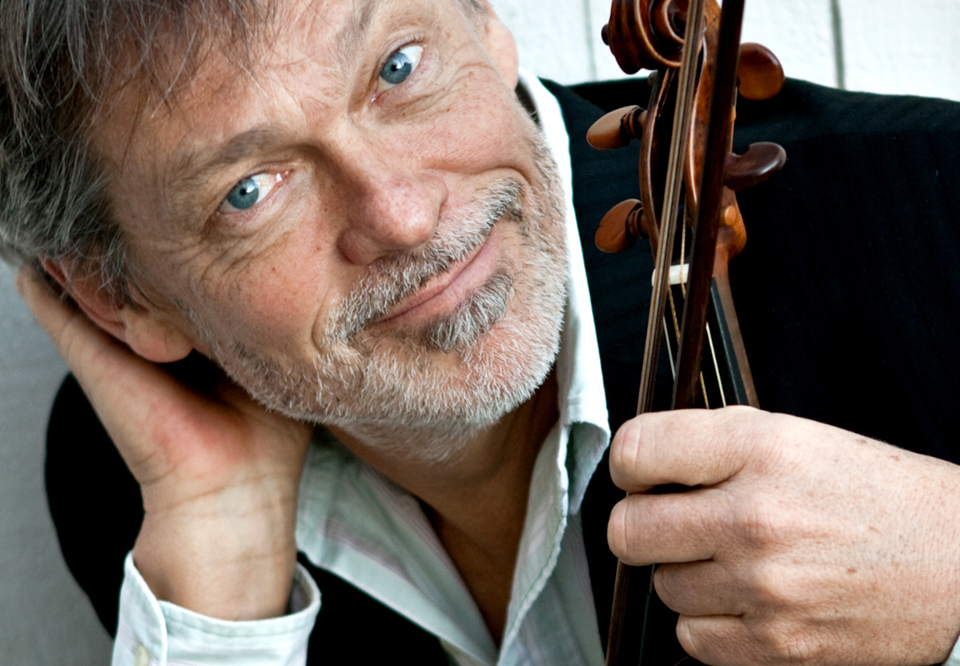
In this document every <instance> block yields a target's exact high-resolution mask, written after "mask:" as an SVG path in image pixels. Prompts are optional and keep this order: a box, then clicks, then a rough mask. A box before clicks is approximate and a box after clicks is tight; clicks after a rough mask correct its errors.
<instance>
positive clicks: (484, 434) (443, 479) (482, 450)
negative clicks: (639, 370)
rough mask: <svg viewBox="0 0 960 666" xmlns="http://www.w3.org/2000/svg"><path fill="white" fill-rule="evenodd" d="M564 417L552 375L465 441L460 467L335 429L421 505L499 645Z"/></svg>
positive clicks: (460, 444)
mask: <svg viewBox="0 0 960 666" xmlns="http://www.w3.org/2000/svg"><path fill="white" fill-rule="evenodd" d="M557 418H558V410H557V382H556V376H555V373H553V372H551V373H550V375H549V376H548V378H547V381H546V382H544V384H543V385H542V386H541V387H540V388H539V389H538V390H537V392H536V393H535V394H534V395H533V397H531V398H530V399H529V400H528V401H527V402H525V403H523V404H522V405H521V406H520V407H518V408H517V409H516V410H514V411H513V412H511V413H510V414H507V415H506V416H505V417H504V418H502V419H501V420H500V421H498V422H497V423H495V424H493V425H491V426H489V427H487V428H485V429H483V430H481V431H479V432H475V433H473V434H471V435H470V441H469V443H467V444H466V445H464V443H463V442H462V441H459V442H457V443H456V445H455V448H456V449H457V450H459V453H458V455H457V456H456V458H455V459H452V460H447V461H444V462H439V463H438V462H428V461H421V460H417V459H411V457H410V456H403V455H402V454H400V453H397V451H398V450H402V449H401V447H397V448H384V447H382V446H376V447H369V446H365V445H364V444H363V442H362V441H361V440H360V439H358V438H356V437H353V436H351V435H350V434H349V433H346V432H343V431H340V430H338V429H332V430H333V433H334V434H335V435H336V436H337V437H338V438H339V439H340V440H341V441H342V442H343V443H344V444H345V445H346V446H347V447H349V448H350V449H351V450H352V451H353V452H354V453H355V454H356V455H357V456H358V457H360V458H361V459H363V460H364V461H365V462H367V463H368V464H370V465H372V466H373V467H374V468H376V469H377V470H378V471H380V472H381V473H383V474H385V475H386V476H388V477H389V478H391V479H393V480H394V481H395V482H397V483H399V484H400V485H401V486H403V487H404V488H405V489H407V490H408V491H409V492H410V493H412V494H413V495H415V496H416V497H418V498H419V499H420V500H421V502H422V503H423V505H424V509H425V511H426V513H427V516H428V517H429V519H430V521H431V523H432V524H433V527H434V530H435V531H436V533H437V536H438V537H439V538H440V542H441V543H442V544H443V545H444V547H445V548H446V550H447V552H448V553H449V555H450V557H451V559H452V560H453V562H454V564H455V565H456V566H457V569H458V570H459V572H460V575H461V576H462V577H463V579H464V582H465V583H466V585H467V588H468V589H469V590H470V593H471V594H472V595H473V598H474V600H475V601H476V603H477V605H478V607H479V608H480V612H481V614H482V615H483V618H484V620H485V622H486V624H487V627H488V629H489V630H490V633H491V635H492V636H493V638H494V640H495V641H496V642H497V643H499V641H500V638H501V636H502V633H503V629H504V624H505V623H506V614H507V606H508V604H509V600H510V589H511V585H512V582H513V570H514V568H515V566H516V558H517V548H518V546H519V543H520V536H521V534H522V532H523V524H524V519H525V516H526V509H527V495H528V493H529V490H530V478H531V476H532V474H533V467H534V464H535V463H536V459H537V455H538V454H539V452H540V448H541V446H542V444H543V441H544V439H545V438H546V436H547V434H549V432H550V430H551V428H553V426H554V425H555V424H556V422H557ZM401 437H403V435H401V434H395V438H396V439H399V438H401ZM414 441H416V440H414ZM452 446H453V444H452Z"/></svg>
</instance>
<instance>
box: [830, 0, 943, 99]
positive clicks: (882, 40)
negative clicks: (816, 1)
mask: <svg viewBox="0 0 960 666" xmlns="http://www.w3.org/2000/svg"><path fill="white" fill-rule="evenodd" d="M840 8H841V15H842V17H843V39H844V46H845V51H846V71H847V87H848V88H850V89H853V90H870V91H876V92H904V93H911V94H917V95H928V96H934V97H947V98H950V99H960V32H958V27H960V2H957V0H911V2H892V1H890V0H883V1H882V2H881V1H878V0H841V2H840Z"/></svg>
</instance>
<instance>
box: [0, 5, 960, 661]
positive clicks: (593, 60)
mask: <svg viewBox="0 0 960 666" xmlns="http://www.w3.org/2000/svg"><path fill="white" fill-rule="evenodd" d="M493 2H494V4H495V7H496V8H497V10H498V12H499V13H500V15H501V17H502V18H503V20H504V21H505V22H506V23H507V25H508V26H510V27H511V28H512V29H513V30H514V32H515V33H516V34H517V36H518V39H519V47H520V53H521V60H522V62H523V64H524V66H525V67H527V68H528V69H531V70H533V71H534V72H535V73H537V74H540V75H542V76H546V77H549V78H553V79H555V80H557V81H560V82H564V83H572V82H576V81H584V80H588V79H604V78H615V77H618V76H621V74H620V73H619V70H617V68H616V64H615V63H614V61H613V58H612V56H611V55H610V54H609V52H608V50H607V49H606V47H605V46H603V44H602V43H601V42H600V40H599V38H594V37H595V36H597V35H599V31H600V26H601V25H602V24H603V23H604V21H605V20H606V17H607V15H608V14H609V8H608V7H609V5H608V3H607V0H539V1H537V0H493ZM905 5H908V9H905ZM831 7H836V8H837V9H838V10H839V17H840V21H839V26H840V29H839V30H835V29H834V27H835V25H837V23H836V22H835V21H834V19H833V14H832V13H831ZM746 11H747V14H746V22H745V26H744V38H745V39H746V40H752V41H760V42H762V43H764V44H766V45H767V46H769V47H771V48H772V49H773V50H774V51H775V52H776V53H777V55H778V56H779V57H780V59H781V60H782V62H783V64H784V68H785V70H786V72H787V74H788V75H789V76H796V77H800V78H806V79H810V80H813V81H817V82H819V83H824V84H827V85H834V84H836V82H837V73H838V62H839V60H838V57H837V48H836V47H837V44H838V42H842V46H843V49H842V51H843V56H844V57H843V59H842V60H843V65H844V67H843V68H842V71H843V74H844V77H845V81H846V85H847V87H848V88H851V89H857V90H875V91H882V92H909V93H917V94H926V95H937V96H943V97H950V98H953V99H960V71H958V70H960V36H958V31H957V30H956V26H958V25H960V2H957V1H956V0H912V2H910V3H903V2H897V1H895V0H836V4H835V5H832V4H831V0H749V2H748V3H747V10H746ZM12 275H13V272H12V270H10V269H9V268H8V267H5V266H0V312H2V313H3V314H2V315H0V664H4V665H6V666H47V665H50V666H52V665H54V664H56V665H57V666H69V665H71V664H78V665H82V664H103V663H107V662H108V653H109V644H108V641H107V638H106V635H105V634H104V632H103V631H102V630H101V629H100V627H99V624H98V623H97V621H96V619H95V618H94V616H93V613H92V611H91V609H90V607H89V605H88V604H87V602H86V599H85V597H83V595H82V594H81V593H80V592H79V591H78V589H77V588H76V586H75V584H74V583H73V581H72V580H71V579H70V577H69V575H68V574H67V572H66V568H65V567H64V565H63V563H62V562H61V560H60V555H59V551H58V550H57V546H56V543H55V540H54V535H53V528H52V526H51V524H50V520H49V518H48V516H47V510H46V504H45V500H44V496H43V489H42V462H43V430H44V427H45V420H46V414H47V412H48V410H49V406H50V401H51V399H52V396H53V391H54V389H55V387H56V385H57V384H58V382H59V379H60V377H61V376H62V375H63V373H64V368H63V364H62V362H61V361H60V360H59V359H58V358H57V355H56V353H55V351H54V350H53V349H52V347H51V345H50V344H49V343H48V342H47V341H46V339H45V338H44V337H43V334H42V333H41V332H40V331H39V329H38V328H37V326H36V325H35V324H34V323H33V321H32V319H31V318H30V316H29V314H28V313H27V312H26V310H25V308H24V307H23V306H22V304H21V303H20V301H19V298H18V297H17V295H16V293H15V290H14V288H13V286H12Z"/></svg>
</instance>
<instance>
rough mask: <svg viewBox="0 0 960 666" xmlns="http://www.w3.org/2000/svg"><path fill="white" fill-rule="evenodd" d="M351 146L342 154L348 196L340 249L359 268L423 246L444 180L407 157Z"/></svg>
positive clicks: (432, 224) (433, 225)
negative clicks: (386, 256) (388, 256)
mask: <svg viewBox="0 0 960 666" xmlns="http://www.w3.org/2000/svg"><path fill="white" fill-rule="evenodd" d="M411 152H412V151H410V150H409V149H408V150H405V151H395V152H393V151H387V150H384V149H383V148H382V147H376V148H374V147H373V146H371V145H369V144H363V143H358V144H355V145H354V146H353V147H352V149H351V150H349V151H348V154H345V155H343V156H342V157H343V162H341V164H342V165H343V167H342V169H341V175H342V178H341V179H338V180H340V183H339V184H340V185H341V187H342V192H343V193H344V194H345V195H346V197H345V199H344V201H345V203H346V209H345V210H346V214H345V216H344V217H345V224H344V227H343V229H342V231H341V233H340V237H339V246H340V251H341V252H342V253H343V254H344V256H345V257H347V259H349V260H350V261H351V262H354V263H356V264H359V265H368V264H370V263H372V262H374V261H376V260H377V259H379V258H380V257H382V256H384V255H387V254H390V253H392V252H398V251H405V250H412V249H415V248H417V247H419V246H420V245H423V244H424V243H426V242H427V241H428V240H429V239H430V238H431V236H433V234H434V232H435V231H436V229H437V223H438V221H439V216H440V209H441V206H442V205H443V202H444V201H445V200H446V197H447V190H446V186H445V184H444V183H443V181H442V179H441V178H440V177H439V176H438V175H437V174H436V173H435V172H431V171H430V170H428V169H422V168H421V167H420V166H419V165H418V164H417V163H416V161H415V160H413V159H411V158H410V157H409V154H410V153H411Z"/></svg>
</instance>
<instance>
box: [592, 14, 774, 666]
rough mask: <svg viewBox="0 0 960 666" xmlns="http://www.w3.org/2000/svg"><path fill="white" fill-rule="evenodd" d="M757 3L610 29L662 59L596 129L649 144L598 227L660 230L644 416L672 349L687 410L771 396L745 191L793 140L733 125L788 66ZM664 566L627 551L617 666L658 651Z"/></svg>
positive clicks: (620, 580)
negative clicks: (657, 596) (751, 9)
mask: <svg viewBox="0 0 960 666" xmlns="http://www.w3.org/2000/svg"><path fill="white" fill-rule="evenodd" d="M743 4H744V3H743V0H724V2H723V7H722V9H721V7H720V6H719V5H718V3H717V1H716V0H613V4H612V8H611V13H610V21H609V23H608V24H607V25H606V26H604V28H603V33H602V36H603V39H604V41H605V42H606V43H607V45H608V46H609V47H610V49H611V51H612V52H613V54H614V56H615V57H616V59H617V62H618V64H619V65H620V67H621V69H623V70H624V71H625V72H627V73H628V74H633V73H635V72H637V71H639V70H640V69H651V70H654V72H653V74H652V75H651V76H650V84H651V85H650V89H651V90H650V99H649V100H648V101H647V103H646V106H645V107H641V106H639V105H637V106H630V107H625V108H622V109H618V110H616V111H613V112H611V113H609V114H607V115H606V116H604V117H603V118H601V119H600V120H598V121H597V122H596V123H595V124H594V125H593V127H592V128H591V129H590V131H589V132H588V134H587V140H588V142H589V143H590V144H591V145H592V146H594V147H595V148H598V149H612V148H619V147H622V146H625V145H627V144H629V143H630V142H631V141H633V140H639V142H640V158H639V167H638V172H639V196H640V198H639V199H629V200H627V201H624V202H622V203H620V204H618V205H617V206H615V207H614V208H612V209H611V210H610V212H608V213H607V214H606V215H605V216H604V218H603V219H602V220H601V222H600V227H599V229H598V230H597V234H596V244H597V246H598V247H599V248H600V249H601V250H603V251H606V252H620V251H622V250H626V249H628V248H629V247H631V246H633V245H634V244H635V242H636V240H637V239H638V238H646V239H648V240H649V243H650V247H651V250H652V251H653V253H654V255H655V257H656V259H655V270H654V279H653V283H654V284H653V291H652V296H651V305H650V312H649V316H648V322H647V334H646V340H645V346H644V356H643V358H644V361H643V368H642V372H641V386H640V391H639V397H638V400H637V413H638V414H642V413H645V412H648V411H650V410H651V409H652V406H653V389H654V384H655V378H656V373H657V367H658V364H659V362H660V355H661V348H665V351H666V352H667V354H666V355H667V356H668V358H669V361H670V363H671V367H672V369H673V374H674V386H673V396H672V408H673V409H684V408H689V407H694V406H703V407H711V406H724V405H729V404H745V405H752V406H754V407H757V406H759V402H758V399H757V394H756V389H755V387H754V384H753V380H752V377H751V374H750V366H749V362H748V360H747V355H746V350H745V349H744V345H743V340H742V338H741V336H740V327H739V323H738V321H737V316H736V310H735V308H734V302H733V296H732V293H731V290H730V282H729V278H728V265H729V261H730V259H732V258H733V257H735V256H736V255H737V254H738V253H739V252H740V251H741V250H742V249H743V247H744V245H745V243H746V232H745V226H744V223H743V218H742V216H741V214H740V209H739V206H738V205H737V201H736V194H735V192H736V191H738V190H742V189H744V188H746V187H750V186H751V185H755V184H757V183H760V182H762V181H764V180H766V179H767V178H769V177H770V176H771V175H773V174H774V173H776V172H777V171H779V170H780V168H782V166H783V165H784V163H785V162H786V152H785V151H784V149H783V148H782V147H781V146H779V145H777V144H774V143H755V144H752V145H751V146H750V147H749V149H748V150H747V151H746V153H744V154H743V155H736V154H734V153H733V152H732V144H733V124H734V120H735V117H736V98H737V96H738V95H742V96H743V97H745V98H747V99H752V100H764V99H769V98H771V97H773V96H775V95H776V94H777V93H778V92H779V90H780V89H781V87H782V86H783V83H784V74H783V69H782V67H781V66H780V63H779V61H778V60H777V58H776V57H775V56H774V55H773V54H772V53H771V52H770V51H769V50H768V49H766V48H765V47H763V46H760V45H759V44H742V45H741V44H740V30H741V24H742V18H743ZM678 233H679V235H680V237H681V242H680V244H679V246H677V244H676V242H675V241H676V237H677V234H678ZM680 302H682V306H681V305H679V303H680ZM681 312H682V316H681V314H680V313H681ZM653 571H654V568H653V567H650V570H649V574H648V580H647V581H646V586H645V587H646V589H645V590H644V589H640V586H639V584H638V576H637V575H636V572H634V571H633V567H630V566H627V565H625V564H623V563H622V562H620V563H618V566H617V577H616V583H615V589H614V600H613V609H612V614H611V620H610V630H609V634H608V639H607V662H606V663H607V666H622V665H626V664H630V665H631V666H633V665H635V664H638V663H644V662H642V659H643V652H644V647H645V643H646V636H645V634H646V626H647V617H646V612H643V613H642V615H643V618H642V620H640V619H639V618H640V616H641V612H640V606H644V607H645V608H648V607H649V598H650V596H651V595H652V593H653ZM638 626H639V627H640V630H639V631H638ZM683 663H684V664H691V663H696V662H694V661H693V660H692V659H688V660H685V661H684V662H683ZM651 666H661V665H659V664H652V665H651Z"/></svg>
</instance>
